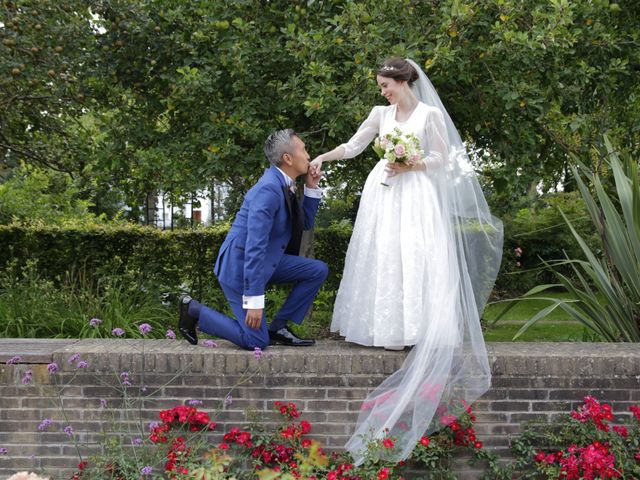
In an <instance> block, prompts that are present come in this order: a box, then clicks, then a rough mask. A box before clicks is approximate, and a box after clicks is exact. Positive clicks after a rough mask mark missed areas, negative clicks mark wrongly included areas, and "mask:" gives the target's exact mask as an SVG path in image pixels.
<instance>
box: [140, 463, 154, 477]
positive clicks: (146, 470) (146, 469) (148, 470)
mask: <svg viewBox="0 0 640 480" xmlns="http://www.w3.org/2000/svg"><path fill="white" fill-rule="evenodd" d="M151 472H153V467H150V466H149V465H147V466H146V467H142V470H140V475H151Z"/></svg>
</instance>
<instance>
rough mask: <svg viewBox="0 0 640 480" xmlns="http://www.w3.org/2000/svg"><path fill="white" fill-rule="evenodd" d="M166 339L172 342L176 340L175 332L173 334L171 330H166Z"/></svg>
mask: <svg viewBox="0 0 640 480" xmlns="http://www.w3.org/2000/svg"><path fill="white" fill-rule="evenodd" d="M166 337H167V338H170V339H171V340H174V339H175V338H176V332H174V331H173V330H171V329H170V328H168V329H167V333H166Z"/></svg>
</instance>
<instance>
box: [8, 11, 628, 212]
mask: <svg viewBox="0 0 640 480" xmlns="http://www.w3.org/2000/svg"><path fill="white" fill-rule="evenodd" d="M36 4H42V5H45V7H46V8H41V9H40V10H42V12H38V13H39V15H43V16H46V21H42V22H41V30H40V32H42V31H43V30H47V31H49V30H51V33H50V34H48V36H45V39H47V41H48V42H49V43H48V44H47V45H49V44H50V45H52V47H47V48H52V49H53V50H52V53H51V54H50V55H47V56H46V58H44V59H42V62H44V63H36V65H37V68H36V67H33V72H34V73H35V72H39V75H40V76H41V75H42V73H44V74H45V75H47V72H48V70H45V69H49V68H51V69H53V70H55V73H56V76H55V83H54V85H53V86H54V87H55V88H54V89H53V90H52V94H51V95H48V94H47V95H46V98H44V99H43V100H42V101H41V102H40V103H37V102H36V101H35V100H30V101H29V102H26V101H23V102H22V103H16V101H15V100H11V99H12V98H14V97H20V98H23V97H24V98H27V97H30V95H31V94H30V92H31V86H30V85H29V83H28V82H29V80H30V77H29V75H31V73H28V74H27V73H23V71H22V69H20V68H19V65H20V63H19V62H22V63H25V65H26V62H25V61H24V60H20V59H21V58H26V57H24V56H25V55H26V56H28V55H30V54H28V53H26V51H25V47H26V46H27V45H31V43H33V42H34V41H35V40H36V39H38V38H39V35H40V34H39V33H38V32H39V31H38V30H36V29H35V24H33V21H32V17H34V15H33V14H32V12H31V16H29V12H30V11H31V10H33V9H34V8H35V7H34V5H36ZM3 8H4V13H5V15H6V16H7V17H11V18H12V20H11V21H10V24H11V26H13V25H14V24H16V25H18V27H17V28H18V30H13V29H12V28H13V27H11V28H9V27H7V26H8V25H9V21H7V22H4V23H5V27H3V28H0V34H1V35H2V36H3V44H5V43H4V42H5V41H6V40H15V41H16V45H18V44H19V45H22V46H23V47H21V48H20V49H18V48H15V47H16V45H10V46H9V47H8V48H5V49H3V50H2V55H3V56H2V57H0V59H1V60H2V64H3V65H7V67H11V69H13V68H18V69H20V73H19V74H18V75H12V74H11V71H12V70H11V69H5V72H4V73H3V75H5V76H4V77H2V78H1V79H0V81H2V82H3V83H2V84H1V86H3V87H4V86H5V85H8V86H9V87H10V88H9V90H4V89H2V90H1V91H0V102H3V103H7V102H13V103H14V104H15V105H16V107H14V110H12V112H11V114H10V115H9V116H8V117H7V118H6V119H3V120H1V121H2V122H4V123H2V124H1V126H2V135H3V137H2V138H3V139H4V140H2V144H3V145H4V147H2V148H4V149H5V150H3V151H2V152H0V154H2V153H4V161H5V164H7V165H14V164H15V162H16V161H17V159H23V160H25V161H27V162H38V161H40V158H43V157H44V158H46V160H47V163H48V164H49V165H50V166H51V167H52V168H58V169H62V170H65V171H69V172H70V173H72V174H74V175H79V176H80V177H81V178H83V181H84V183H85V185H86V189H87V190H86V191H87V195H89V196H90V197H91V198H93V201H94V203H96V204H98V202H97V201H96V199H97V198H99V197H100V196H101V194H103V193H105V192H107V191H118V192H121V195H122V198H123V199H124V200H125V201H126V202H127V203H128V204H130V205H135V204H142V199H143V198H144V197H145V196H147V195H148V194H150V193H151V192H155V191H157V190H162V191H165V192H169V194H170V196H171V197H172V199H173V200H174V202H179V201H180V199H182V198H187V197H190V196H191V194H192V193H193V192H194V191H196V190H199V189H202V188H204V187H208V186H210V185H211V184H213V183H216V182H225V183H228V184H230V185H231V187H232V189H233V191H234V192H235V193H237V194H241V193H243V192H244V191H245V190H246V189H247V187H248V186H249V185H251V183H252V182H253V181H254V180H255V178H256V177H257V176H258V175H259V174H260V173H261V171H262V169H263V168H264V167H265V166H266V161H265V160H264V156H263V154H262V151H261V146H262V143H263V141H264V139H265V138H266V136H267V135H268V134H269V133H270V132H271V131H273V130H274V129H276V128H283V127H289V126H293V127H295V128H296V129H297V130H298V131H300V133H301V134H302V135H303V136H304V138H305V141H306V143H307V144H308V146H309V150H310V152H311V153H312V155H315V154H318V153H321V152H322V151H325V150H326V149H329V148H333V147H334V146H336V145H337V144H339V143H342V142H344V141H345V140H346V139H348V137H349V136H350V135H351V134H352V133H353V132H355V129H356V128H357V126H358V125H359V123H360V122H361V121H362V120H363V119H364V118H365V117H366V115H367V114H368V112H369V109H370V108H371V107H372V106H373V105H375V104H382V103H383V100H382V99H381V98H380V97H379V96H378V93H377V91H376V86H375V79H374V71H375V67H376V65H378V64H379V63H380V62H381V61H382V60H383V59H384V58H385V57H387V56H391V55H400V56H409V57H411V58H414V59H416V60H417V61H418V62H419V63H421V64H422V65H423V66H424V68H425V70H426V71H427V73H428V74H429V76H430V78H431V80H432V82H433V83H434V85H435V86H436V88H437V89H438V91H439V93H440V95H441V97H442V99H443V102H444V103H445V105H446V106H447V108H448V110H449V112H450V113H451V115H452V117H453V119H454V121H455V123H456V125H457V127H458V129H459V130H460V133H461V135H462V136H463V138H464V139H465V140H466V141H467V144H468V145H469V147H470V148H471V149H473V150H474V152H475V153H476V155H477V158H478V165H477V167H478V169H479V171H480V172H481V178H482V180H483V182H484V183H485V188H486V190H487V192H488V194H489V200H490V202H492V203H493V205H494V208H497V209H498V210H499V211H501V212H506V211H508V210H509V209H510V208H512V205H513V204H514V201H516V200H517V199H520V198H521V197H523V196H524V195H526V194H528V193H530V192H534V194H535V192H536V190H535V187H536V186H538V185H542V188H543V190H546V189H553V188H555V187H556V185H558V184H562V183H564V186H565V188H573V187H572V185H571V184H570V183H569V182H570V176H568V175H567V172H568V171H569V163H570V160H569V154H570V153H573V154H577V155H579V156H580V157H581V158H582V159H583V161H585V162H587V163H589V162H590V161H595V160H594V159H595V158H596V157H593V158H591V155H592V154H591V151H592V149H593V146H594V145H595V144H597V142H598V140H597V139H598V138H600V133H601V132H602V131H608V132H609V136H610V137H611V138H612V141H614V142H615V143H616V144H618V145H621V146H622V147H624V148H625V149H626V150H627V151H629V152H630V153H638V150H639V149H640V140H639V136H640V133H639V132H638V129H637V127H636V126H637V125H638V124H640V113H639V112H640V108H639V107H640V100H639V99H640V91H639V88H640V87H639V85H638V82H637V80H636V78H637V71H638V66H639V65H640V48H638V47H640V39H639V36H640V27H639V25H638V21H637V18H640V6H639V5H638V4H637V2H633V1H627V2H625V3H620V4H617V3H610V2H609V1H608V0H593V1H591V2H569V1H568V0H553V1H548V0H491V1H488V2H487V1H485V2H480V1H472V0H467V1H461V0H446V1H438V2H436V1H417V0H401V1H398V0H365V1H360V2H355V1H344V2H332V1H331V2H330V1H327V0H317V1H305V2H303V1H298V2H291V1H285V0H272V1H270V2H258V1H251V0H243V1H231V0H216V1H214V0H203V1H200V2H174V1H170V0H145V1H132V0H109V1H106V0H100V1H98V0H93V1H91V2H89V4H87V3H85V2H79V1H67V0H62V1H61V2H60V3H54V2H53V1H51V2H48V1H46V0H40V1H39V2H35V1H21V2H17V1H16V2H6V1H5V2H4V3H3ZM72 13H73V14H72ZM9 14H10V15H9ZM15 17H17V18H18V21H17V22H14V21H13V18H15ZM34 18H39V17H38V16H37V15H36V16H35V17H34ZM32 24H33V25H32ZM45 25H46V26H45ZM27 26H29V28H27ZM62 41H64V42H67V43H69V45H67V43H64V44H63V45H60V46H62V47H63V48H62V51H60V52H57V51H56V46H57V45H54V44H55V43H56V42H62ZM5 46H6V44H5ZM29 48H30V47H29ZM27 50H28V49H27ZM21 55H22V56H21ZM55 55H58V56H55ZM39 62H40V61H39ZM47 62H49V63H47ZM51 62H62V63H63V64H66V67H65V68H60V67H59V66H58V67H56V68H57V70H56V68H52V65H50V63H51ZM14 65H17V67H14ZM56 65H57V64H56ZM26 70H27V72H31V71H32V70H31V67H30V68H29V69H26ZM58 70H60V71H64V72H65V79H61V78H59V75H58ZM7 72H9V73H7ZM69 76H70V77H69ZM38 78H40V77H38ZM69 78H72V79H73V81H71V80H70V79H69ZM38 85H40V84H38ZM47 88H48V86H47V85H46V84H44V83H43V84H42V91H43V92H44V91H46V89H47ZM43 95H44V93H43ZM55 97H58V98H61V99H63V100H57V99H56V98H55ZM80 99H82V101H80ZM42 112H47V115H45V117H46V122H44V120H42V119H41V118H40V117H42V116H43V114H42ZM49 112H56V115H51V114H50V113H49ZM87 126H90V128H87ZM81 132H82V133H81ZM6 145H9V146H12V147H11V149H8V147H7V146H6ZM33 152H38V153H39V155H38V156H33V155H32V154H33ZM45 154H46V155H45ZM375 161H376V158H375V155H374V154H373V153H372V152H365V154H363V156H362V157H361V158H360V159H359V160H356V161H351V162H344V163H342V164H338V165H335V164H332V165H331V171H330V172H329V173H330V176H329V178H328V181H329V182H330V183H331V184H332V185H344V189H345V190H344V191H345V196H352V195H353V194H354V193H357V192H358V191H359V190H360V189H361V187H362V184H363V182H364V178H365V177H366V174H367V173H368V171H369V170H370V168H371V165H372V164H373V163H374V162H375ZM11 162H13V163H11ZM96 189H97V190H96ZM238 198H240V195H234V196H232V199H238Z"/></svg>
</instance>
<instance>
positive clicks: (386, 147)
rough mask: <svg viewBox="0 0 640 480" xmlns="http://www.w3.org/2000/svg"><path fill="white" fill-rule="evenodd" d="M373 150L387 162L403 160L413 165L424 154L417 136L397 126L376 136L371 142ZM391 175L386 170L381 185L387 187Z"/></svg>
mask: <svg viewBox="0 0 640 480" xmlns="http://www.w3.org/2000/svg"><path fill="white" fill-rule="evenodd" d="M373 150H374V151H375V152H376V153H377V154H378V156H379V157H380V158H384V159H385V160H386V161H387V162H389V163H394V162H403V163H405V164H407V165H410V166H413V165H415V164H416V162H418V161H419V160H420V159H421V158H422V156H423V155H424V152H423V151H422V149H421V148H420V141H419V140H418V137H416V136H415V135H414V134H413V133H408V134H407V133H403V132H402V130H400V129H399V128H397V127H396V128H394V129H393V132H391V133H387V134H386V135H381V136H379V137H377V138H376V139H375V141H374V142H373ZM391 176H392V175H391V174H390V172H388V171H386V174H385V176H384V178H383V179H382V182H381V183H382V185H384V186H385V187H388V186H389V183H388V182H389V178H390V177H391Z"/></svg>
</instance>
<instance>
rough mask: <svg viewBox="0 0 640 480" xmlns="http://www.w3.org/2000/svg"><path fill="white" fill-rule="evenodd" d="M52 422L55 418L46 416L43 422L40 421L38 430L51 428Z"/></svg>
mask: <svg viewBox="0 0 640 480" xmlns="http://www.w3.org/2000/svg"><path fill="white" fill-rule="evenodd" d="M51 424H53V420H51V419H50V418H45V419H44V420H42V422H40V425H38V430H40V431H41V432H42V431H44V430H46V429H47V428H49V427H50V426H51Z"/></svg>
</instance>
